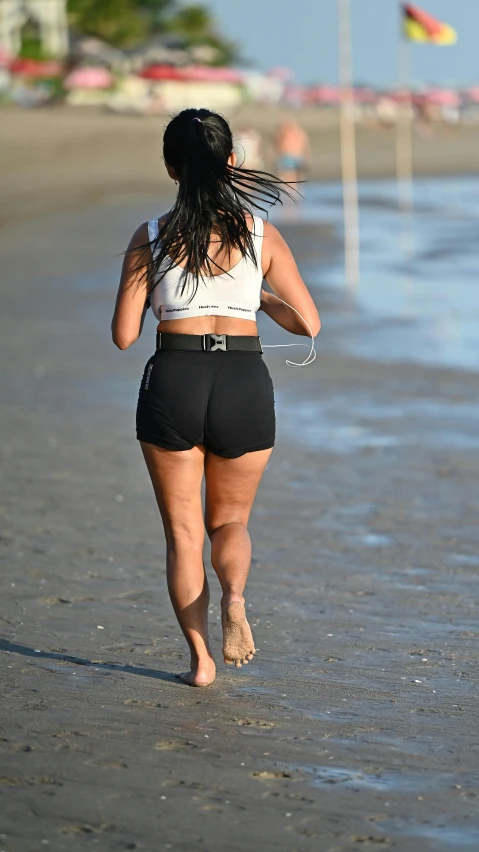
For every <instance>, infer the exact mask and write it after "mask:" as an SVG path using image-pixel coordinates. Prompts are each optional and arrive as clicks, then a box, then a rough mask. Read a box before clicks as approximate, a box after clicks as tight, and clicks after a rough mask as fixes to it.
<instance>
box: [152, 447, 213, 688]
mask: <svg viewBox="0 0 479 852" xmlns="http://www.w3.org/2000/svg"><path fill="white" fill-rule="evenodd" d="M141 448H142V450H143V455H144V457H145V461H146V464H147V467H148V471H149V473H150V477H151V481H152V484H153V488H154V491H155V495H156V499H157V502H158V507H159V509H160V513H161V517H162V520H163V527H164V530H165V537H166V547H167V560H166V572H167V580H168V590H169V592H170V597H171V602H172V604H173V609H174V610H175V614H176V617H177V619H178V621H179V623H180V627H181V629H182V631H183V633H184V636H185V638H186V641H187V642H188V645H189V647H190V651H191V671H189V672H186V673H185V674H182V675H181V678H182V680H184V681H185V682H186V683H188V684H190V685H191V686H207V685H208V684H209V683H212V681H213V680H214V678H215V672H216V669H215V663H214V660H213V657H212V655H211V651H210V647H209V641H208V603H209V588H208V581H207V579H206V574H205V568H204V564H203V543H204V534H205V528H204V520H203V511H202V505H201V481H202V478H203V471H204V456H205V451H204V449H203V447H193V449H191V450H182V451H178V450H164V449H162V448H161V447H156V446H154V445H153V444H147V443H145V442H143V441H142V442H141Z"/></svg>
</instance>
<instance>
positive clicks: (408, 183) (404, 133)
mask: <svg viewBox="0 0 479 852" xmlns="http://www.w3.org/2000/svg"><path fill="white" fill-rule="evenodd" d="M398 65H399V73H398V78H399V80H398V83H399V94H400V103H399V107H398V116H397V122H396V180H397V192H398V204H399V208H400V210H402V211H403V212H404V213H406V214H410V213H411V212H412V209H413V161H412V131H413V126H412V122H413V112H412V103H411V48H410V45H409V42H408V41H407V40H406V39H405V38H404V37H403V36H402V35H401V36H400V42H399V61H398Z"/></svg>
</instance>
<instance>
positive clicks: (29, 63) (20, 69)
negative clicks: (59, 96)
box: [10, 59, 63, 80]
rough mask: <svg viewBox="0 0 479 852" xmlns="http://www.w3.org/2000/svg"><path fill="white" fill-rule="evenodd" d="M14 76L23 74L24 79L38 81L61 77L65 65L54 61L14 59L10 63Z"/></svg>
mask: <svg viewBox="0 0 479 852" xmlns="http://www.w3.org/2000/svg"><path fill="white" fill-rule="evenodd" d="M10 71H11V73H12V74H21V75H22V76H23V77H32V78H36V79H38V80H41V79H44V80H46V79H50V78H52V77H61V76H62V74H63V65H62V63H61V62H56V61H54V60H48V61H42V60H40V59H14V60H13V62H11V63H10Z"/></svg>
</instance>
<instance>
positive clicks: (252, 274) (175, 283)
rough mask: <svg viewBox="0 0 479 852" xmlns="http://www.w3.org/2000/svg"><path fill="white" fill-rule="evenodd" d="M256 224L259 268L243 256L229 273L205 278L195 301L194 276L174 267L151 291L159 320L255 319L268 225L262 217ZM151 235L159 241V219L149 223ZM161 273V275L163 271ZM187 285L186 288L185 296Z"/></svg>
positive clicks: (253, 233) (153, 307)
mask: <svg viewBox="0 0 479 852" xmlns="http://www.w3.org/2000/svg"><path fill="white" fill-rule="evenodd" d="M253 223H254V225H253V227H254V230H253V231H252V237H253V245H254V250H255V254H256V259H257V264H258V266H257V267H256V266H255V265H254V263H253V261H252V260H251V258H250V257H243V258H241V260H240V261H239V262H238V263H237V264H236V266H233V267H232V269H230V271H229V272H228V273H222V274H221V275H214V276H202V277H201V278H200V279H199V282H198V289H197V291H196V293H195V295H194V296H193V298H191V293H192V292H193V280H192V276H191V275H189V274H187V273H186V272H185V270H184V269H182V268H181V266H173V267H172V269H170V270H169V271H168V272H166V273H165V274H164V275H163V277H161V278H159V281H158V283H157V284H156V286H155V287H154V289H153V290H152V291H151V294H150V304H151V308H152V311H153V313H154V315H155V317H156V318H157V319H159V320H171V319H179V318H182V317H202V316H208V315H212V316H220V317H237V318H239V319H251V320H255V319H256V311H258V310H259V306H260V301H261V285H262V281H263V272H262V269H261V252H262V247H263V231H264V223H263V220H262V219H260V217H259V216H253ZM148 236H149V239H150V242H151V241H153V240H156V239H157V237H158V219H153V220H152V221H151V222H148ZM157 253H158V249H156V250H155V251H154V256H156V254H157ZM165 268H167V262H165ZM159 272H160V275H161V268H160V270H159ZM185 279H186V281H185ZM188 279H191V281H188ZM185 283H186V287H185V289H184V292H183V295H181V292H182V290H183V286H184V284H185Z"/></svg>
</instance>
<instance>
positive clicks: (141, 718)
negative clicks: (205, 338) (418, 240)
mask: <svg viewBox="0 0 479 852" xmlns="http://www.w3.org/2000/svg"><path fill="white" fill-rule="evenodd" d="M4 117H5V118H7V119H8V117H9V113H8V112H7V111H4ZM67 119H68V126H67V127H65V124H62V122H65V121H66V120H67ZM95 122H96V123H95ZM60 125H61V126H62V128H63V129H62V130H61V131H60V130H59V128H60ZM6 130H7V132H6V136H5V138H4V140H3V143H2V144H3V146H4V150H5V152H6V153H5V156H4V157H3V156H2V167H1V170H2V174H3V182H4V185H5V186H6V189H7V206H6V207H4V215H3V222H2V228H1V229H0V250H1V253H2V272H3V275H2V310H1V318H0V323H1V335H0V355H1V359H2V364H3V365H4V369H3V380H4V381H3V392H2V427H1V454H2V483H3V487H2V495H1V499H0V512H1V528H0V543H1V557H2V574H1V576H2V592H1V598H0V601H1V602H0V632H1V639H0V651H1V653H0V665H1V668H2V713H1V723H0V724H1V728H0V751H1V770H0V776H1V777H0V812H1V818H0V839H1V843H0V849H2V850H5V852H38V850H39V849H43V848H45V849H51V850H52V851H53V850H54V852H57V850H58V852H63V850H75V851H76V850H79V852H83V850H86V849H99V850H102V852H103V850H105V852H107V851H108V852H110V850H111V851H112V852H114V850H115V852H116V850H127V849H133V850H139V852H158V850H162V849H172V850H181V852H193V850H194V851H195V852H197V850H198V852H224V850H229V851H230V852H244V850H245V849H249V850H251V852H268V850H280V852H313V851H314V852H353V850H359V849H361V850H375V849H383V848H384V849H394V850H397V852H452V850H454V852H456V850H461V849H465V850H466V849H471V850H472V849H476V848H478V846H479V812H478V801H479V799H478V796H479V774H478V771H477V763H478V749H479V742H478V739H477V731H478V727H477V722H478V717H477V636H478V627H477V572H478V567H479V558H478V556H477V554H478V527H477V509H478V501H477V475H478V472H479V457H478V454H477V450H476V451H473V450H472V449H471V447H474V446H475V445H474V443H473V441H474V435H475V423H476V421H475V420H474V417H473V413H474V412H476V411H477V406H478V381H477V378H478V377H477V373H475V372H474V371H472V370H462V369H459V368H458V369H452V368H448V367H446V366H441V365H437V366H424V365H421V364H419V363H414V362H409V363H407V362H406V361H404V362H403V361H400V360H399V361H394V362H391V361H388V360H386V359H384V360H383V359H381V358H376V359H372V358H365V357H364V358H362V357H359V356H354V355H351V354H347V348H346V346H345V343H346V339H347V334H348V331H347V329H348V328H350V327H351V325H354V326H355V330H356V334H357V335H358V336H359V337H360V338H361V339H363V340H367V339H368V337H369V335H370V334H371V331H372V330H374V328H373V326H374V322H376V325H377V323H378V322H380V321H379V320H378V321H373V320H371V319H370V318H368V317H365V316H364V315H363V314H362V313H361V311H360V310H359V309H358V308H357V307H355V305H354V303H352V302H351V300H350V299H349V298H348V297H347V296H346V294H344V293H338V291H333V290H332V289H330V288H329V287H328V286H327V279H328V269H329V266H330V264H331V262H332V259H333V258H336V257H337V256H338V252H339V248H340V246H339V241H338V240H339V238H338V234H337V233H336V232H335V230H334V228H332V227H331V226H330V225H329V224H328V222H327V221H322V222H320V223H317V222H315V223H310V224H308V223H307V222H304V221H297V222H294V221H292V220H291V221H289V222H288V221H286V220H285V222H284V223H283V225H282V226H281V227H282V230H283V231H284V234H285V236H286V238H287V239H288V240H289V242H290V244H291V246H292V248H293V250H294V251H295V253H296V255H297V257H298V261H299V264H300V266H301V268H302V269H303V270H304V272H305V276H306V280H308V270H309V269H311V268H313V267H314V268H315V269H317V270H318V269H319V270H324V286H321V287H318V286H315V288H314V290H313V292H314V295H315V298H316V299H317V302H318V306H319V309H320V312H321V314H322V318H323V331H322V333H321V336H320V339H319V342H318V360H317V361H316V363H315V365H313V366H312V367H309V368H307V369H305V370H301V371H297V370H293V369H290V368H288V367H287V366H286V365H285V364H284V360H285V357H286V356H287V353H288V350H269V353H268V354H267V355H266V360H267V363H268V366H269V367H270V370H271V372H272V375H273V379H274V382H275V387H276V391H277V409H278V421H279V439H278V445H277V448H276V449H275V452H274V454H273V457H272V461H271V463H270V465H269V467H268V470H267V472H266V475H265V477H264V481H263V482H262V485H261V488H260V492H259V495H258V499H257V502H256V505H255V509H254V512H253V516H252V521H251V533H252V538H253V545H254V562H253V567H252V571H251V576H250V580H249V583H248V587H247V601H248V607H249V609H248V612H249V614H250V617H251V623H252V626H253V631H254V635H255V640H256V644H257V647H258V649H259V654H258V658H257V661H255V662H254V663H253V664H252V665H249V666H248V667H245V668H243V669H241V670H240V671H232V670H230V669H228V668H226V667H225V666H223V665H222V664H221V665H220V667H219V676H218V680H217V682H216V684H215V686H214V687H212V688H209V689H206V690H195V689H191V688H188V687H187V686H184V685H183V684H181V683H180V682H179V681H178V680H177V679H176V678H175V673H176V672H179V671H182V670H184V669H185V666H186V665H187V654H186V645H185V643H184V641H183V639H182V637H181V634H180V632H179V628H178V627H177V624H176V621H175V618H174V615H173V611H172V609H171V605H170V603H169V599H168V595H167V589H166V581H165V576H164V564H163V563H164V543H163V534H162V530H161V524H160V521H159V518H158V514H157V510H156V507H155V504H154V499H153V495H152V489H151V485H150V482H149V480H148V477H147V473H146V470H145V469H144V466H143V461H142V459H141V454H140V451H139V447H138V445H137V443H136V440H135V438H134V410H135V404H136V397H137V390H138V384H139V380H140V376H141V371H142V368H143V365H144V363H145V362H146V360H147V357H148V356H149V355H150V354H151V351H152V348H153V340H154V335H153V329H154V326H153V323H152V322H151V318H150V321H149V322H147V324H146V327H145V330H144V333H143V336H142V338H141V340H140V341H139V343H138V344H137V345H136V346H135V347H133V349H132V350H129V351H127V352H124V353H119V352H118V351H116V350H115V348H114V347H113V345H112V343H111V340H110V334H109V322H110V318H111V312H112V304H113V299H114V295H115V292H116V287H117V280H118V271H119V267H120V264H121V252H122V251H123V250H124V248H125V245H126V242H127V241H128V238H129V236H130V234H131V233H132V231H133V230H134V228H135V227H136V226H137V224H138V223H139V222H140V221H142V220H144V219H147V218H149V216H152V215H154V213H155V212H158V210H161V209H163V208H164V206H165V204H166V203H167V201H168V195H167V188H166V186H165V185H164V184H163V183H162V179H161V178H160V176H159V172H158V167H157V161H156V158H157V153H158V147H159V141H158V140H159V131H158V121H157V120H154V119H148V120H139V119H136V120H135V119H119V118H115V117H112V116H101V117H98V116H95V118H94V120H93V118H91V121H90V118H88V116H87V115H83V116H82V114H80V113H75V115H73V113H72V114H68V113H66V112H65V113H60V112H59V113H57V114H56V113H52V114H51V115H49V114H47V112H42V113H35V114H33V113H31V114H30V113H28V114H27V113H22V114H20V113H15V114H14V113H13V112H12V113H11V114H10V118H9V120H7V122H6ZM477 132H478V131H477V130H476V129H472V128H464V129H460V130H458V131H444V132H443V133H442V134H441V136H440V139H441V141H437V144H436V145H435V146H434V155H433V156H434V157H436V158H437V160H436V161H435V162H436V163H439V160H440V158H441V157H442V158H443V160H441V162H442V163H443V165H444V169H445V170H446V164H449V166H450V168H451V169H452V168H453V164H454V165H455V166H457V167H458V158H457V157H455V156H454V155H453V153H452V152H453V151H455V152H456V154H457V152H458V151H459V150H462V151H463V153H464V156H463V157H462V159H461V165H462V166H463V167H464V168H463V171H469V170H471V171H473V170H474V169H475V162H476V160H475V158H476V157H477V151H476V148H477V146H476V141H475V140H476V139H477ZM331 133H332V131H331ZM384 133H385V134H386V133H387V132H386V131H384ZM454 134H455V135H454ZM328 138H329V137H328ZM331 138H332V137H331ZM377 138H379V137H377ZM385 138H386V136H384V137H381V139H385ZM390 138H391V136H388V139H390ZM438 140H439V137H438ZM451 140H455V141H454V143H453V142H452V141H451ZM361 144H362V145H363V146H364V148H363V156H364V158H365V159H364V163H366V162H369V164H370V168H371V172H370V173H368V172H367V171H365V172H364V174H366V173H368V174H369V175H370V176H371V175H372V174H373V173H374V174H376V176H379V174H380V173H382V172H381V169H382V168H383V166H381V167H379V165H378V163H379V162H380V157H379V156H378V157H376V156H375V152H374V150H372V149H371V148H370V147H369V146H368V142H367V138H366V137H364V138H363V137H361ZM381 144H382V143H381ZM378 145H379V146H380V143H379V142H378ZM454 145H456V146H457V145H459V146H463V147H462V148H460V149H459V148H457V147H456V148H454ZM333 149H334V150H333ZM327 150H328V154H327V155H326V154H324V157H325V159H326V158H327V156H328V157H331V162H332V161H333V159H332V158H333V157H334V162H335V163H336V166H335V167H334V168H337V151H336V149H335V146H334V145H333V143H332V142H331V143H330V147H329V148H328V149H327ZM378 150H379V148H378ZM429 150H430V151H432V149H431V148H430V149H429ZM139 152H140V153H139ZM466 152H469V157H470V159H468V158H467V156H466ZM321 156H323V153H321ZM391 156H392V155H391V151H390V149H389V148H388V153H387V154H386V153H385V154H384V157H385V160H384V162H386V160H387V162H388V163H390V162H391V160H390V159H387V158H390V157H391ZM417 156H418V158H420V154H419V152H418V155H417ZM318 162H319V153H318ZM318 168H319V167H318ZM328 168H329V171H327V174H326V173H324V174H323V176H324V177H330V178H332V177H334V176H335V174H336V172H335V171H334V168H333V166H330V167H328ZM364 168H365V169H366V166H364ZM376 168H377V169H378V171H377V172H375V171H374V170H375V169H376ZM384 168H386V167H385V166H384ZM388 168H389V166H388ZM437 169H438V170H440V169H439V165H437ZM386 173H388V171H387V169H386ZM316 176H320V173H319V171H318V174H317V175H316ZM346 320H347V322H346ZM261 333H262V337H263V339H264V340H265V341H266V342H267V343H270V342H276V341H277V339H278V335H277V333H276V331H275V329H274V328H272V327H271V325H269V324H268V323H267V322H264V318H263V325H262V328H261ZM285 353H286V354H285ZM290 353H291V351H290ZM426 402H427V405H426V404H425V403H426ZM312 403H314V404H315V405H318V406H319V407H320V408H322V407H324V408H325V409H326V408H327V409H328V411H333V412H334V411H337V412H340V414H339V415H338V417H337V421H336V422H335V425H334V424H333V425H332V426H331V427H330V431H329V434H328V436H327V437H328V440H325V441H324V442H319V443H316V444H315V443H314V442H313V441H311V440H309V438H308V434H307V432H306V430H304V431H303V430H302V427H301V424H302V423H303V420H302V419H301V418H302V416H303V415H302V414H301V412H303V411H307V410H308V409H307V406H308V405H311V404H312ZM386 410H387V412H388V413H387V414H386V413H385V412H386ZM365 412H366V413H365ZM438 412H439V413H438ZM454 412H457V419H458V422H459V421H460V425H459V426H457V429H458V430H459V433H460V435H461V436H465V435H466V434H467V435H470V441H469V443H468V442H467V441H466V440H465V439H464V440H462V441H461V440H457V441H453V440H452V439H449V438H448V437H447V434H446V432H447V429H446V427H447V413H449V415H450V416H453V414H454ZM468 412H469V414H468ZM474 416H475V414H474ZM445 418H446V419H445ZM378 435H379V436H380V439H379V438H378V437H377V436H378ZM358 436H361V440H358ZM333 437H334V438H335V443H334V446H333V445H332V440H331V439H332V438H333ZM205 558H206V564H207V570H208V573H209V577H210V581H211V587H212V601H211V607H210V609H211V614H210V619H211V625H212V637H213V640H212V644H213V649H214V652H215V655H216V657H217V659H218V660H220V659H221V657H220V649H221V636H220V625H219V597H220V595H219V586H218V584H217V582H216V580H215V578H214V576H213V572H212V570H211V568H210V567H209V561H208V553H206V556H205Z"/></svg>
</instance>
